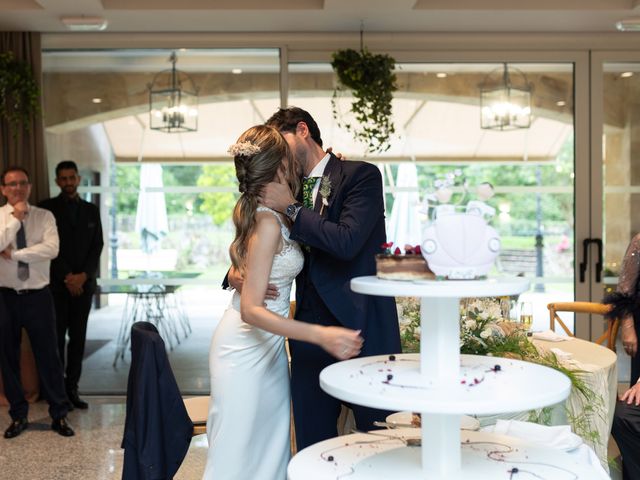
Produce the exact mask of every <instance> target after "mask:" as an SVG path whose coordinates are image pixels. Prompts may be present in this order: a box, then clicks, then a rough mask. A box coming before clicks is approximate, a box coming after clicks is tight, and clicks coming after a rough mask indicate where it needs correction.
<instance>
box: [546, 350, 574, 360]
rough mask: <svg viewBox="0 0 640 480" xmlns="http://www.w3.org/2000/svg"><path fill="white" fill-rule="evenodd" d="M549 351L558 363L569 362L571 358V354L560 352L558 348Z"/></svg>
mask: <svg viewBox="0 0 640 480" xmlns="http://www.w3.org/2000/svg"><path fill="white" fill-rule="evenodd" d="M549 350H550V351H552V352H553V353H554V354H555V355H556V357H557V358H558V360H560V361H563V360H571V358H572V357H573V354H572V353H569V352H565V351H564V350H560V349H559V348H550V349H549Z"/></svg>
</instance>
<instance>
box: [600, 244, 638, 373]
mask: <svg viewBox="0 0 640 480" xmlns="http://www.w3.org/2000/svg"><path fill="white" fill-rule="evenodd" d="M639 274H640V233H639V234H637V235H635V236H634V237H633V238H632V239H631V242H630V243H629V246H628V247H627V251H626V253H625V254H624V258H623V259H622V267H621V269H620V276H619V278H618V286H617V288H616V291H615V292H614V293H612V294H609V295H607V296H606V297H605V298H604V300H603V302H604V303H607V304H611V305H612V306H613V308H612V310H611V311H610V312H609V313H608V314H607V315H606V318H608V319H615V318H619V319H620V335H621V337H622V345H623V347H624V351H625V352H627V354H628V355H629V356H630V357H631V379H630V385H635V384H636V382H637V381H638V378H640V356H639V355H637V353H638V335H637V332H638V328H639V327H640V303H639V300H640V297H639V296H638V288H639V284H638V280H639V278H640V275H639Z"/></svg>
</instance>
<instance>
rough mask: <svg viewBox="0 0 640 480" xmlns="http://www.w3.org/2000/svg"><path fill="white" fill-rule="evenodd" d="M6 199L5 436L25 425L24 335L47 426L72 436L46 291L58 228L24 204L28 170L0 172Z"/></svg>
mask: <svg viewBox="0 0 640 480" xmlns="http://www.w3.org/2000/svg"><path fill="white" fill-rule="evenodd" d="M0 184H1V189H2V195H4V196H5V197H6V199H7V204H6V205H4V206H3V207H0V295H2V299H3V300H4V304H5V306H6V310H7V313H8V315H2V317H1V318H0V341H2V344H1V345H0V348H3V349H4V355H0V370H1V371H2V379H3V382H4V390H5V395H6V397H7V399H8V400H9V404H10V406H9V415H11V419H12V422H11V425H9V427H8V428H7V430H6V431H5V432H4V437H5V438H14V437H17V436H18V435H20V433H22V431H24V430H25V429H26V428H27V426H28V425H29V423H28V421H27V414H28V412H29V404H28V403H27V401H26V400H25V398H24V392H23V390H22V385H21V384H20V363H19V362H20V340H21V332H22V329H23V328H24V329H25V330H26V331H27V334H28V335H29V340H30V341H31V346H32V349H33V355H34V357H35V360H36V367H37V369H38V374H39V378H40V386H41V389H42V390H43V393H44V397H45V398H46V399H47V401H48V402H49V414H50V415H51V418H52V419H53V422H52V424H51V428H52V430H55V431H56V432H58V433H59V434H60V435H62V436H64V437H70V436H72V435H74V431H73V429H72V428H71V427H70V426H69V424H68V423H67V418H66V417H67V412H68V399H67V396H66V394H65V388H64V376H63V370H62V363H61V361H60V357H59V356H58V349H57V340H56V324H55V314H54V308H53V298H52V296H51V292H50V291H49V288H48V285H49V265H50V263H51V259H53V258H55V257H56V256H57V255H58V231H57V229H56V221H55V218H54V217H53V214H52V213H51V212H49V211H48V210H44V209H41V208H38V207H33V206H31V205H29V203H28V199H29V194H30V193H31V183H30V181H29V174H28V173H27V171H26V170H24V169H23V168H21V167H9V168H7V169H6V170H5V171H4V172H3V173H2V176H0Z"/></svg>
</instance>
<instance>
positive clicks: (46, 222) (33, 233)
mask: <svg viewBox="0 0 640 480" xmlns="http://www.w3.org/2000/svg"><path fill="white" fill-rule="evenodd" d="M12 212H13V207H12V206H11V205H9V204H8V203H7V204H6V205H4V206H3V207H0V252H1V251H4V250H5V249H6V248H7V247H8V246H11V247H12V250H11V259H10V260H7V259H6V258H4V257H2V256H0V287H8V288H13V289H14V290H25V289H38V288H43V287H46V286H47V285H49V265H50V264H51V260H52V259H54V258H56V257H57V256H58V248H59V240H58V229H57V228H56V220H55V217H54V216H53V214H52V213H51V212H50V211H49V210H45V209H43V208H38V207H34V206H31V205H29V213H28V214H27V216H26V217H25V219H24V220H23V223H24V230H25V236H26V239H27V247H26V248H22V249H20V250H17V249H16V234H17V233H18V230H19V229H20V220H18V219H17V218H16V217H14V216H13V215H11V213H12ZM18 261H21V262H25V263H27V264H29V278H28V279H27V280H24V281H23V280H20V279H19V278H18Z"/></svg>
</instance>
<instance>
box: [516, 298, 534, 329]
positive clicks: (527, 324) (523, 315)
mask: <svg viewBox="0 0 640 480" xmlns="http://www.w3.org/2000/svg"><path fill="white" fill-rule="evenodd" d="M518 310H519V312H520V323H521V324H522V327H523V328H524V329H525V330H530V329H531V324H532V323H533V305H532V304H531V302H521V303H520V308H519V309H518Z"/></svg>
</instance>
